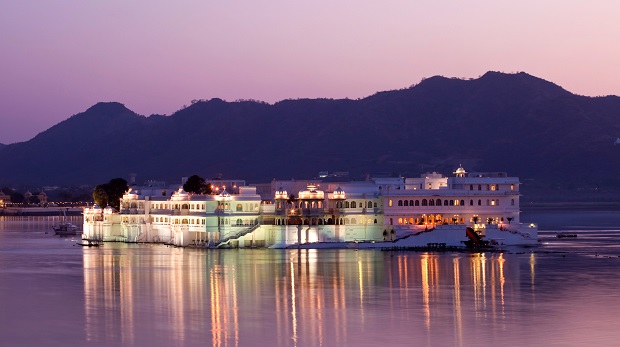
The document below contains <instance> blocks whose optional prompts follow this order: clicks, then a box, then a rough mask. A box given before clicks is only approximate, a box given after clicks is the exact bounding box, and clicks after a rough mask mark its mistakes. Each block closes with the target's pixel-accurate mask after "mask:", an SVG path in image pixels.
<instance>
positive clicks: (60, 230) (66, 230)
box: [52, 222, 80, 235]
mask: <svg viewBox="0 0 620 347" xmlns="http://www.w3.org/2000/svg"><path fill="white" fill-rule="evenodd" d="M52 229H54V232H56V235H78V234H80V231H79V230H78V227H77V225H75V224H71V223H70V222H61V223H58V224H56V225H52Z"/></svg>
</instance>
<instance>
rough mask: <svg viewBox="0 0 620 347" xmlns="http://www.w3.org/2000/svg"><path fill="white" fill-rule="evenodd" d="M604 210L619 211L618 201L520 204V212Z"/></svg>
mask: <svg viewBox="0 0 620 347" xmlns="http://www.w3.org/2000/svg"><path fill="white" fill-rule="evenodd" d="M601 209H602V210H604V211H620V201H612V202H594V201H577V202H572V201H571V202H530V203H526V204H521V211H524V212H525V211H540V210H601Z"/></svg>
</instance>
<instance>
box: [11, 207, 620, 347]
mask: <svg viewBox="0 0 620 347" xmlns="http://www.w3.org/2000/svg"><path fill="white" fill-rule="evenodd" d="M522 219H524V220H527V221H537V222H539V223H540V225H541V229H544V230H543V231H541V232H540V238H541V240H542V245H541V246H539V247H536V248H514V249H507V250H506V251H505V252H503V253H490V252H489V253H452V252H447V253H425V252H382V251H375V250H370V251H355V250H302V251H297V250H265V249H254V250H197V249H183V248H173V247H166V246H164V245H135V244H120V243H118V244H117V243H106V244H105V245H104V246H103V247H99V248H86V247H80V246H76V245H75V241H76V238H75V237H74V238H60V237H57V236H55V235H53V232H52V231H51V224H52V222H51V221H49V220H48V219H46V218H43V217H39V218H32V217H31V218H29V219H28V218H26V219H24V218H22V219H18V218H14V217H13V218H8V217H4V219H0V346H69V345H70V346H82V345H87V346H120V345H123V346H194V345H196V346H198V345H200V346H401V345H403V346H404V345H408V346H490V345H501V346H617V345H618V344H619V343H620V342H619V341H620V324H619V323H620V321H619V319H618V314H619V313H620V276H618V274H619V273H620V271H619V270H620V213H619V212H614V211H610V212H605V211H542V212H528V213H526V214H525V215H524V216H523V217H522ZM545 230H547V231H545ZM562 230H570V231H571V232H573V233H576V234H577V235H578V237H577V238H575V239H558V238H555V234H556V233H557V232H558V231H562ZM46 232H47V233H46Z"/></svg>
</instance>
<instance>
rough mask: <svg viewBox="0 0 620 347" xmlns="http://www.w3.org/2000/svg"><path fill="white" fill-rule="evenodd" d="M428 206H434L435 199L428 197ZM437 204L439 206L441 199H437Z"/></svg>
mask: <svg viewBox="0 0 620 347" xmlns="http://www.w3.org/2000/svg"><path fill="white" fill-rule="evenodd" d="M428 206H435V201H434V200H433V199H430V200H429V201H428ZM439 206H441V200H439Z"/></svg>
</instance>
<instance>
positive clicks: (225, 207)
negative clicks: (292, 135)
mask: <svg viewBox="0 0 620 347" xmlns="http://www.w3.org/2000/svg"><path fill="white" fill-rule="evenodd" d="M453 174H454V176H451V177H446V176H443V175H441V174H439V173H436V172H433V173H427V174H423V175H421V176H420V177H415V178H404V177H396V178H371V179H368V180H366V181H353V182H338V183H329V182H315V183H311V184H307V182H300V181H275V180H274V181H273V182H271V183H270V184H263V185H257V186H238V185H236V184H235V187H234V189H232V191H233V192H234V193H233V194H231V193H229V192H228V190H227V187H225V186H223V187H221V189H220V190H218V191H217V193H215V194H212V195H197V194H189V193H187V192H185V191H183V189H182V188H181V187H174V188H170V187H168V188H165V187H155V188H154V187H135V186H134V187H132V188H131V189H130V190H129V191H128V192H127V193H126V194H125V195H124V196H123V198H122V200H121V209H120V211H114V210H113V209H112V208H111V207H109V206H108V207H105V208H101V207H99V206H94V207H92V208H86V209H85V210H84V234H83V238H84V239H89V240H101V241H122V242H160V243H167V244H172V245H177V246H189V245H194V246H210V247H273V248H278V247H287V246H292V245H304V246H312V245H323V246H324V245H328V244H333V245H338V243H347V242H351V243H356V245H357V246H359V245H365V246H371V245H372V246H377V247H379V246H383V245H394V246H397V245H402V246H416V245H419V246H425V245H428V244H442V245H449V246H462V245H464V243H465V242H467V241H468V240H473V237H472V236H471V235H469V236H468V234H467V233H466V228H467V227H470V228H471V229H472V230H474V231H475V233H476V234H477V235H478V236H479V237H480V239H482V240H486V242H491V243H492V244H506V245H520V244H536V243H537V227H536V225H534V224H524V223H521V222H520V220H519V214H520V211H519V197H520V195H519V186H520V183H519V180H518V178H516V177H508V176H507V175H506V173H502V172H495V173H467V172H466V171H465V170H464V169H463V168H462V167H459V168H458V169H457V170H456V171H455V172H454V173H453ZM238 182H243V181H238ZM302 183H303V188H302V186H301V184H302ZM243 184H244V183H243ZM231 188H232V187H228V189H231ZM295 188H297V189H295ZM257 189H258V190H257ZM292 189H295V191H291V190H292Z"/></svg>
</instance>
